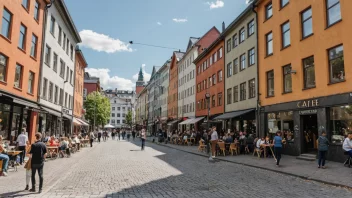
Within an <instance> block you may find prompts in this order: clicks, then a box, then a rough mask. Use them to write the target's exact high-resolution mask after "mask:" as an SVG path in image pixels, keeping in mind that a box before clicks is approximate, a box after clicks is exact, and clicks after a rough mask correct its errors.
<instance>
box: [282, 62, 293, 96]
mask: <svg viewBox="0 0 352 198" xmlns="http://www.w3.org/2000/svg"><path fill="white" fill-rule="evenodd" d="M286 68H289V71H291V70H292V65H291V64H287V65H284V66H282V86H283V93H284V94H285V93H292V73H291V72H285V69H286ZM287 76H291V90H286V86H285V85H286V77H287Z"/></svg>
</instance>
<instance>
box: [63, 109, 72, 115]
mask: <svg viewBox="0 0 352 198" xmlns="http://www.w3.org/2000/svg"><path fill="white" fill-rule="evenodd" d="M62 113H65V114H70V110H68V109H62Z"/></svg>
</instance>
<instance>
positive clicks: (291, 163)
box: [147, 137, 352, 188]
mask: <svg viewBox="0 0 352 198" xmlns="http://www.w3.org/2000/svg"><path fill="white" fill-rule="evenodd" d="M147 139H148V141H150V142H151V141H152V139H153V137H148V138H147ZM155 141H157V138H155ZM159 145H161V146H166V147H169V148H173V149H177V150H180V151H183V152H187V153H192V154H196V155H201V156H204V157H209V156H208V155H207V154H206V153H204V152H199V151H198V146H180V145H174V144H169V143H168V144H164V143H162V144H159ZM217 159H219V160H221V161H227V162H230V163H236V164H242V165H245V166H251V167H255V168H260V169H264V170H269V171H274V172H276V173H282V174H286V175H291V176H296V177H300V178H302V179H307V180H313V181H318V182H322V183H326V184H330V185H336V186H342V187H348V188H352V182H351V178H352V169H349V168H347V167H344V166H343V164H342V163H337V162H331V161H326V167H327V169H319V168H318V164H317V162H316V161H315V162H309V161H303V160H298V159H296V157H295V156H289V155H283V156H282V158H281V161H280V167H279V168H278V167H276V166H275V164H276V163H275V160H274V159H273V158H265V159H264V158H258V157H257V156H253V155H252V153H251V154H250V155H238V156H225V157H224V156H217Z"/></svg>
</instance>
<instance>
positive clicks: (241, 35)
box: [240, 27, 245, 44]
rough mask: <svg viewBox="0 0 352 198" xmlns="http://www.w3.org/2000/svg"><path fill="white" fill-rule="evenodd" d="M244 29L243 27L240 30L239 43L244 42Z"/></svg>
mask: <svg viewBox="0 0 352 198" xmlns="http://www.w3.org/2000/svg"><path fill="white" fill-rule="evenodd" d="M244 35H245V29H244V27H243V28H242V29H241V30H240V44H241V43H243V42H244V39H245V36H244Z"/></svg>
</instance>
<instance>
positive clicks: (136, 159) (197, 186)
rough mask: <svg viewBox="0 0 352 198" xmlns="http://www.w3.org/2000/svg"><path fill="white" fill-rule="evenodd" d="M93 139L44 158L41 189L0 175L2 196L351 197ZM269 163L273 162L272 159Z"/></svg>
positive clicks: (155, 148) (153, 148)
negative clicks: (80, 147) (31, 190)
mask: <svg viewBox="0 0 352 198" xmlns="http://www.w3.org/2000/svg"><path fill="white" fill-rule="evenodd" d="M138 145H139V142H135V143H130V142H126V141H121V142H118V141H112V140H109V141H107V142H102V143H100V144H97V143H95V145H94V147H93V148H84V149H83V150H82V151H81V152H79V153H76V154H74V155H73V156H72V157H71V158H67V159H57V160H54V161H51V160H49V161H48V162H47V163H46V164H45V169H44V189H43V193H42V194H36V193H34V194H32V193H29V192H28V191H23V189H24V187H25V171H24V169H23V167H19V170H18V172H10V173H9V176H8V177H1V178H0V194H1V197H11V196H12V197H22V196H23V197H339V198H343V197H352V191H350V190H347V189H344V188H339V187H333V186H329V185H324V184H321V183H316V182H311V181H305V180H302V179H299V178H296V177H291V176H286V175H282V174H277V173H274V172H271V171H264V170H259V169H256V168H251V167H246V166H242V165H236V164H232V163H228V162H217V163H208V161H207V158H205V157H201V156H197V155H192V154H189V153H185V152H182V151H177V150H174V149H171V148H167V147H163V146H159V145H156V144H151V143H147V148H146V150H145V151H140V148H139V146H138ZM273 165H274V163H273Z"/></svg>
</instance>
